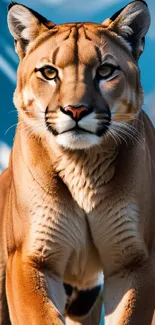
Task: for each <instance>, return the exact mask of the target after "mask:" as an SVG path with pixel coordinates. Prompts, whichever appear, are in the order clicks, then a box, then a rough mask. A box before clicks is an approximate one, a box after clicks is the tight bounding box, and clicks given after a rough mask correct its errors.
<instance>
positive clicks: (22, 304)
mask: <svg viewBox="0 0 155 325" xmlns="http://www.w3.org/2000/svg"><path fill="white" fill-rule="evenodd" d="M48 278H49V277H48V276H46V272H45V271H44V270H43V269H40V267H39V265H37V262H36V263H34V262H32V261H31V260H28V259H25V258H23V256H22V254H21V253H20V252H18V251H16V252H15V253H14V254H13V255H11V256H10V257H9V260H8V264H7V284H6V291H7V299H8V304H9V312H10V318H11V322H12V325H25V324H29V325H32V324H33V325H43V324H44V325H62V324H64V320H63V317H62V316H61V314H60V312H59V311H58V309H59V310H60V309H61V307H62V308H63V307H64V306H59V303H60V301H58V305H57V308H56V306H55V305H56V303H57V296H56V295H57V292H58V293H59V296H60V299H59V300H61V299H62V297H64V289H63V285H62V284H61V282H59V281H58V280H54V278H52V277H51V278H50V286H51V288H52V290H53V291H52V292H53V294H52V297H51V296H50V294H48V285H49V283H48ZM64 302H65V299H64ZM59 307H60V308H59Z"/></svg>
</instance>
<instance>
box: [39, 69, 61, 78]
mask: <svg viewBox="0 0 155 325" xmlns="http://www.w3.org/2000/svg"><path fill="white" fill-rule="evenodd" d="M40 72H41V73H42V75H43V77H44V78H45V79H47V80H52V79H55V78H56V77H57V75H58V72H57V70H56V69H54V68H52V67H50V66H46V67H43V68H41V69H40Z"/></svg>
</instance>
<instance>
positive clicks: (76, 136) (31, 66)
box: [8, 0, 150, 149]
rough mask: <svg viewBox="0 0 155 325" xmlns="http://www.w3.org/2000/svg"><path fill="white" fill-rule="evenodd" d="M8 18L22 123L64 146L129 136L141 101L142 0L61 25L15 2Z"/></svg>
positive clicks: (145, 10)
mask: <svg viewBox="0 0 155 325" xmlns="http://www.w3.org/2000/svg"><path fill="white" fill-rule="evenodd" d="M103 1H104V0H103ZM8 24H9V29H10V32H11V34H12V35H13V37H14V40H15V48H16V52H17V53H18V55H19V57H20V64H19V68H18V76H17V88H16V91H15V96H14V102H15V105H16V107H17V109H18V112H19V120H20V121H21V122H23V123H24V125H25V127H27V129H30V130H32V132H33V133H34V134H35V135H36V136H37V137H38V136H39V137H47V138H50V139H52V141H56V142H57V143H58V144H59V145H61V146H63V147H65V148H69V149H84V148H89V147H91V146H94V145H99V144H100V143H103V144H104V139H107V138H108V137H110V138H113V139H114V141H116V143H117V142H118V143H119V141H121V140H122V139H124V138H126V137H131V134H132V137H133V138H134V132H133V133H132V131H133V129H134V127H133V122H134V121H135V120H136V119H137V115H138V112H139V110H140V109H141V106H142V103H143V92H142V87H141V83H140V74H139V69H138V65H137V63H138V59H139V56H140V54H141V53H142V52H143V48H144V37H145V34H146V32H147V31H148V28H149V24H150V15H149V11H148V8H147V5H146V3H145V2H144V1H138V0H137V1H134V2H132V3H130V4H128V5H127V6H126V7H124V8H123V9H121V10H120V11H119V12H117V13H116V14H114V15H113V16H112V17H111V18H110V19H106V20H105V21H104V22H103V23H102V24H95V23H82V22H80V23H66V24H62V25H55V24H54V23H52V22H50V21H47V20H46V19H45V18H44V17H42V16H41V15H40V14H38V13H37V12H35V11H33V10H31V9H29V8H27V7H25V6H23V5H20V4H17V3H14V2H13V3H12V4H11V5H10V6H9V13H8ZM106 141H107V140H106Z"/></svg>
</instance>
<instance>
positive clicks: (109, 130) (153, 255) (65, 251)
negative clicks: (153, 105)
mask: <svg viewBox="0 0 155 325" xmlns="http://www.w3.org/2000/svg"><path fill="white" fill-rule="evenodd" d="M103 1H104V0H103ZM149 24H150V15H149V11H148V7H147V4H146V3H145V2H144V1H140V0H139V1H138V0H137V1H133V2H131V3H129V4H128V5H127V6H126V7H124V8H123V9H121V10H120V11H118V12H117V13H115V14H114V15H113V16H112V17H111V18H108V19H106V20H105V21H104V22H103V23H102V24H95V23H88V22H87V23H82V22H79V23H66V24H62V25H55V24H54V23H52V22H50V21H48V20H46V19H45V18H44V17H43V16H41V15H40V14H38V13H37V12H35V11H34V10H32V9H29V8H27V7H26V6H24V5H21V4H17V3H15V2H13V3H11V4H10V6H9V12H8V25H9V29H10V32H11V34H12V35H13V37H14V40H15V49H16V52H17V53H18V55H19V58H20V63H19V67H18V73H17V88H16V90H15V94H14V104H15V106H16V107H17V110H18V127H17V130H16V135H15V139H14V145H13V149H12V152H11V156H10V162H9V167H8V169H7V170H6V171H4V173H3V174H2V175H1V177H0V231H1V236H0V247H1V251H0V297H1V298H0V299H1V301H0V325H2V324H3V325H9V324H10V322H11V324H12V325H26V324H28V325H62V324H67V325H68V324H89V325H90V324H91V325H98V324H99V320H100V315H101V307H102V300H103V299H102V291H103V290H102V286H103V272H104V307H105V324H106V325H150V324H151V321H152V318H153V312H154V307H155V131H154V128H153V126H152V124H151V122H150V120H149V118H148V117H147V115H146V114H145V113H144V111H143V110H142V105H143V90H142V86H141V82H140V72H139V68H138V59H139V57H140V55H141V53H142V52H143V49H144V41H145V34H146V33H147V31H148V28H149ZM148 68H149V69H151V67H149V62H148ZM9 318H10V320H9Z"/></svg>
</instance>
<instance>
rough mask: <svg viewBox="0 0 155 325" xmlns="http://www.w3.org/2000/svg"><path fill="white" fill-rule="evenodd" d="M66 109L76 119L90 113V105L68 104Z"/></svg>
mask: <svg viewBox="0 0 155 325" xmlns="http://www.w3.org/2000/svg"><path fill="white" fill-rule="evenodd" d="M64 110H65V112H66V113H68V115H71V116H72V118H73V119H74V120H79V119H80V118H81V117H84V116H85V115H87V114H88V107H86V106H82V105H81V106H79V107H74V106H70V105H68V106H66V107H64Z"/></svg>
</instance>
